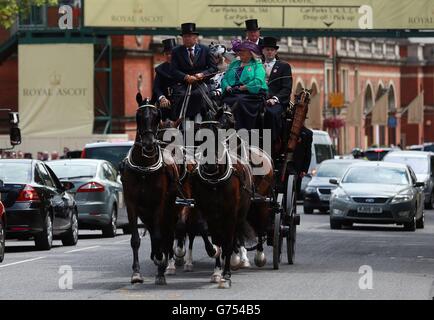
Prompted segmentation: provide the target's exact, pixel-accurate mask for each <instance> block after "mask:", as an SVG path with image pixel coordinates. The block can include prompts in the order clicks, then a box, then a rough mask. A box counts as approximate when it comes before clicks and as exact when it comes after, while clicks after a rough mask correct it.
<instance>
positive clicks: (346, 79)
mask: <svg viewBox="0 0 434 320" xmlns="http://www.w3.org/2000/svg"><path fill="white" fill-rule="evenodd" d="M348 82H349V77H348V69H342V93H343V95H344V99H345V101H348V100H350V99H349V83H348Z"/></svg>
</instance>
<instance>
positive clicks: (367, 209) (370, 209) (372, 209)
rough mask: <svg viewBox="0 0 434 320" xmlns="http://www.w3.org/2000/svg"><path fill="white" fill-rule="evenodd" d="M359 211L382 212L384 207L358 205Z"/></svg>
mask: <svg viewBox="0 0 434 320" xmlns="http://www.w3.org/2000/svg"><path fill="white" fill-rule="evenodd" d="M357 212H359V213H381V212H383V208H381V207H358V208H357Z"/></svg>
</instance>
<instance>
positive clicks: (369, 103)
mask: <svg viewBox="0 0 434 320" xmlns="http://www.w3.org/2000/svg"><path fill="white" fill-rule="evenodd" d="M364 100H365V103H364V107H363V110H364V111H365V114H367V113H368V112H370V111H371V109H372V107H373V106H374V101H373V94H372V87H371V86H370V85H368V86H367V87H366V90H365V99H364Z"/></svg>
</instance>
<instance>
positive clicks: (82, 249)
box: [65, 246, 101, 253]
mask: <svg viewBox="0 0 434 320" xmlns="http://www.w3.org/2000/svg"><path fill="white" fill-rule="evenodd" d="M100 247H101V246H93V247H87V248H81V249H75V250H71V251H66V252H65V253H72V252H78V251H84V250H90V249H95V248H100Z"/></svg>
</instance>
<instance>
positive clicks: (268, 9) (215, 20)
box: [83, 0, 434, 30]
mask: <svg viewBox="0 0 434 320" xmlns="http://www.w3.org/2000/svg"><path fill="white" fill-rule="evenodd" d="M83 7H84V25H85V27H107V28H179V26H180V25H181V23H184V22H195V23H196V24H197V27H198V28H199V29H200V28H206V29H215V28H229V29H244V21H245V20H246V19H252V18H254V19H258V20H259V24H260V26H261V27H262V28H265V29H330V30H333V29H334V30H339V29H359V30H360V29H434V1H433V0H399V1H397V0H237V1H232V0H158V1H156V0H84V4H83Z"/></svg>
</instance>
